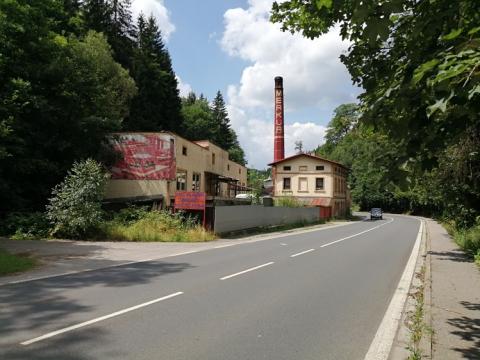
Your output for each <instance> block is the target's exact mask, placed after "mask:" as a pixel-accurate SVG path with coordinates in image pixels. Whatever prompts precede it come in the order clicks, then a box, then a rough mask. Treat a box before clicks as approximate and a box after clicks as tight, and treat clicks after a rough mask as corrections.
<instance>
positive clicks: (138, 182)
mask: <svg viewBox="0 0 480 360" xmlns="http://www.w3.org/2000/svg"><path fill="white" fill-rule="evenodd" d="M110 142H111V144H112V145H113V147H114V149H115V150H116V151H117V152H119V153H121V155H122V158H121V160H119V161H118V163H117V164H115V165H114V166H113V167H112V168H111V174H112V176H111V179H110V180H109V182H108V184H107V188H106V194H105V201H106V202H107V203H115V202H153V203H156V204H157V205H158V206H159V207H163V208H165V207H173V206H174V202H175V194H176V193H177V192H199V193H205V195H206V202H207V205H206V206H208V203H212V202H213V200H217V201H221V200H228V199H233V198H235V196H236V195H237V194H238V193H239V192H242V191H244V190H245V189H246V185H247V168H246V167H245V166H243V165H240V164H238V163H236V162H234V161H231V160H229V158H228V152H227V151H225V150H223V149H221V148H220V147H218V146H216V145H215V144H212V143H211V142H209V141H206V140H204V141H189V140H187V139H184V138H182V137H181V136H179V135H177V134H175V133H172V132H154V133H148V132H122V133H115V134H111V137H110Z"/></svg>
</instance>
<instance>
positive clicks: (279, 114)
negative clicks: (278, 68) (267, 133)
mask: <svg viewBox="0 0 480 360" xmlns="http://www.w3.org/2000/svg"><path fill="white" fill-rule="evenodd" d="M274 114H275V115H274V116H275V125H274V134H273V144H274V150H273V161H274V162H275V161H280V160H283V159H284V158H285V138H284V102H283V78H282V77H281V76H277V77H276V78H275V110H274Z"/></svg>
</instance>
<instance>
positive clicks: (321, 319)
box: [0, 215, 420, 360]
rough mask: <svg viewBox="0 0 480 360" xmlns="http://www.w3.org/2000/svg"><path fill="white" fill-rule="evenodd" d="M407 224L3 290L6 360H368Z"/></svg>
mask: <svg viewBox="0 0 480 360" xmlns="http://www.w3.org/2000/svg"><path fill="white" fill-rule="evenodd" d="M419 226H420V222H419V220H417V219H415V218H411V217H404V216H395V215H386V216H385V219H384V220H378V221H362V222H358V223H355V224H352V225H348V226H343V227H336V228H331V229H324V230H322V231H314V232H309V233H302V234H292V235H290V236H283V237H280V238H272V239H270V240H265V241H260V242H252V243H245V244H241V245H238V246H232V247H226V248H218V249H211V250H208V251H202V252H199V253H192V254H186V255H180V256H176V257H171V258H168V259H162V260H158V261H151V262H143V263H137V264H129V265H125V266H120V267H115V268H110V269H99V270H96V271H91V272H87V273H80V274H73V275H69V276H63V277H57V278H51V279H43V280H38V281H33V282H28V283H20V284H12V285H7V286H2V287H1V288H0V358H3V359H71V360H86V359H168V360H176V359H189V360H190V359H208V360H215V359H218V360H220V359H222V360H226V359H252V360H253V359H255V360H256V359H276V360H277V359H278V360H280V359H288V360H291V359H316V360H318V359H336V360H339V359H363V357H364V356H365V354H366V352H367V350H368V348H369V345H370V343H371V342H372V340H373V338H374V336H375V332H376V330H377V328H378V326H379V324H380V322H381V320H382V318H383V315H384V313H385V310H386V309H387V307H388V304H389V302H390V299H391V297H392V295H393V292H394V290H395V288H396V285H397V283H398V281H399V279H400V276H401V274H402V271H403V269H404V267H405V264H406V262H407V260H408V258H409V256H410V253H411V251H412V247H413V245H414V242H415V239H416V235H417V232H418V229H419Z"/></svg>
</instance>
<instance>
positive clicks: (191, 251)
mask: <svg viewBox="0 0 480 360" xmlns="http://www.w3.org/2000/svg"><path fill="white" fill-rule="evenodd" d="M199 251H202V249H199V250H197V249H195V250H190V251H184V252H179V253H176V254H172V255H167V256H165V257H174V256H180V255H187V254H193V253H196V252H199Z"/></svg>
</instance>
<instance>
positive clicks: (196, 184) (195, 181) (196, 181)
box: [192, 173, 200, 191]
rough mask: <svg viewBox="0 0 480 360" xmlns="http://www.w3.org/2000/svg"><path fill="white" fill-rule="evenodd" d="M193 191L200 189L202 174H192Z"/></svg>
mask: <svg viewBox="0 0 480 360" xmlns="http://www.w3.org/2000/svg"><path fill="white" fill-rule="evenodd" d="M192 191H200V174H199V173H193V175H192Z"/></svg>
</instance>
